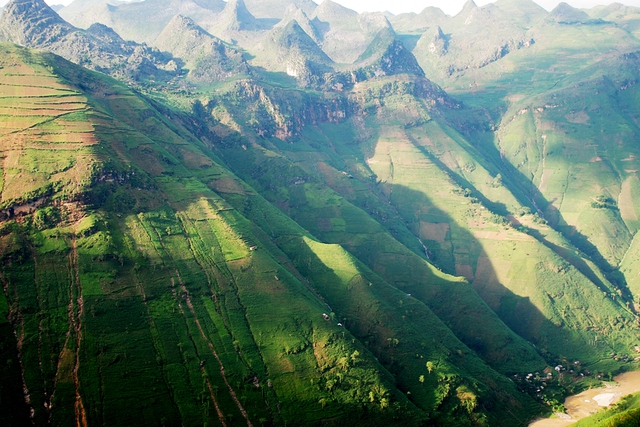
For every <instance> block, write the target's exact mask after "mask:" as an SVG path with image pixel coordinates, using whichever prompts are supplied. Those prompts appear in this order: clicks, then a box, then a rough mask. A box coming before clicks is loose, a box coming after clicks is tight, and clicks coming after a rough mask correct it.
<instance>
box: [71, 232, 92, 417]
mask: <svg viewBox="0 0 640 427" xmlns="http://www.w3.org/2000/svg"><path fill="white" fill-rule="evenodd" d="M69 257H70V261H71V267H72V268H73V277H72V283H73V284H75V291H76V295H77V299H76V301H75V303H76V304H75V306H76V307H74V308H75V309H74V310H72V313H71V314H72V317H71V321H72V324H73V329H74V331H75V336H76V358H75V364H74V366H73V372H72V374H73V383H74V385H75V390H76V402H75V405H74V406H75V412H76V427H88V423H87V413H86V411H85V408H84V404H83V402H82V396H81V395H80V380H79V378H78V369H79V368H80V346H81V344H82V316H83V314H84V299H83V298H82V284H81V283H80V272H79V268H78V245H77V240H76V236H75V234H74V236H73V237H72V239H71V254H70V255H69ZM70 298H71V301H72V304H73V294H71V295H70ZM76 310H77V311H76Z"/></svg>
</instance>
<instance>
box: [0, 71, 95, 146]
mask: <svg viewBox="0 0 640 427" xmlns="http://www.w3.org/2000/svg"><path fill="white" fill-rule="evenodd" d="M16 99H20V102H19V103H16ZM88 111H89V107H88V105H87V98H86V97H84V96H83V95H81V94H80V93H79V92H78V91H77V90H75V89H73V88H71V87H70V86H68V85H65V84H64V83H62V82H61V81H60V80H59V79H58V78H57V77H55V76H54V75H53V74H51V73H49V72H48V70H47V69H46V68H42V69H38V68H37V67H27V66H24V65H22V66H14V67H5V68H2V69H1V70H0V143H1V146H2V148H1V149H0V151H1V150H8V149H14V148H16V147H19V146H21V147H24V146H25V145H28V146H31V147H36V148H37V147H40V148H45V147H44V145H45V144H46V149H47V150H51V149H68V148H71V147H73V146H76V145H93V144H96V143H97V141H96V139H95V137H94V136H93V134H92V132H93V130H94V128H93V126H92V125H91V123H90V120H89V119H88V115H87V112H88Z"/></svg>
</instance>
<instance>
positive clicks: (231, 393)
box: [176, 270, 253, 427]
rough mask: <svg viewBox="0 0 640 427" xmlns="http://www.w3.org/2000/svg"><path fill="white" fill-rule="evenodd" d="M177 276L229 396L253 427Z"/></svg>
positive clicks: (189, 297)
mask: <svg viewBox="0 0 640 427" xmlns="http://www.w3.org/2000/svg"><path fill="white" fill-rule="evenodd" d="M176 276H177V277H178V282H179V283H180V290H181V291H182V292H183V295H185V296H186V297H185V300H186V302H187V307H189V311H190V312H191V315H192V316H193V319H194V321H195V324H196V326H197V327H198V331H200V336H201V337H202V339H203V340H204V341H205V342H206V343H207V346H209V350H211V354H212V355H213V357H215V358H216V360H217V361H218V365H220V374H221V375H222V379H223V380H224V383H225V384H226V385H227V388H228V389H229V394H230V395H231V398H232V399H233V401H234V402H235V403H236V406H238V410H239V411H240V413H241V414H242V416H243V417H244V418H245V420H247V426H248V427H253V424H251V421H250V420H249V415H248V414H247V411H246V410H245V409H244V407H243V406H242V403H240V400H238V397H237V396H236V392H235V391H234V390H233V388H232V387H231V384H229V381H228V380H227V376H226V375H225V372H224V365H223V364H222V360H220V357H219V356H218V353H217V352H216V350H215V349H214V347H213V343H212V342H211V340H210V339H209V337H207V334H205V332H204V330H203V329H202V325H200V320H199V319H198V316H197V315H196V312H195V310H194V308H193V304H192V303H191V295H190V294H189V291H188V290H187V287H186V286H185V285H184V283H183V282H182V278H181V277H180V272H179V271H178V270H176Z"/></svg>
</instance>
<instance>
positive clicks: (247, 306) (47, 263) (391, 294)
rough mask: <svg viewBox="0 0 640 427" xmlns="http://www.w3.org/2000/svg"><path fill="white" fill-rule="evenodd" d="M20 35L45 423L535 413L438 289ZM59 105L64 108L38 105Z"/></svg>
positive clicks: (29, 313) (19, 309)
mask: <svg viewBox="0 0 640 427" xmlns="http://www.w3.org/2000/svg"><path fill="white" fill-rule="evenodd" d="M3 49H4V52H3V55H2V58H3V61H4V65H3V66H4V68H3V73H4V74H3V77H2V78H3V79H4V80H3V81H4V83H5V84H4V85H3V86H2V87H4V88H5V89H4V90H5V91H9V92H5V95H4V96H5V97H6V96H7V95H11V96H13V97H15V96H16V95H17V96H22V95H20V93H23V92H21V91H25V92H26V93H29V94H31V96H32V97H33V98H31V99H32V101H31V102H32V103H33V104H31V105H30V104H28V103H26V104H25V103H22V104H21V105H23V108H24V109H25V114H24V119H23V122H24V123H17V122H16V121H15V119H14V120H8V121H6V120H5V121H3V123H4V124H5V125H4V128H5V129H6V130H7V132H6V133H5V135H4V137H3V141H2V147H3V159H4V161H3V176H4V178H3V187H2V205H3V207H4V208H5V211H4V212H3V214H4V218H5V220H4V221H3V225H2V227H3V228H2V230H3V231H2V238H1V242H2V243H1V245H0V247H1V248H2V259H3V261H2V283H3V288H4V294H3V298H7V303H8V304H7V305H6V307H7V308H8V312H9V314H8V317H9V319H10V320H11V322H12V326H13V328H14V330H15V331H18V345H17V348H18V349H19V356H18V358H19V360H20V363H19V364H15V365H13V366H14V370H15V369H20V370H22V378H23V381H24V386H25V390H26V391H27V393H28V394H27V396H28V399H27V404H28V405H29V406H30V408H31V409H32V410H33V415H32V417H33V420H34V422H36V423H42V422H45V420H47V419H51V420H52V422H53V423H54V424H61V425H65V424H68V423H69V422H70V420H73V419H84V418H86V419H87V422H88V423H90V424H94V423H99V424H101V425H122V424H123V423H124V424H127V425H138V424H139V425H147V424H150V423H151V424H154V423H157V422H159V420H164V422H167V423H181V424H185V425H191V424H198V423H201V422H202V420H203V419H204V420H208V422H216V423H217V422H219V423H223V424H224V423H233V424H235V423H239V422H241V421H242V420H243V419H248V420H253V421H254V422H258V421H255V420H263V421H260V422H262V423H265V422H269V423H274V424H278V425H279V424H283V423H286V424H291V423H294V424H297V423H304V424H314V423H318V422H320V420H323V419H328V418H329V419H333V420H334V421H335V422H340V421H339V420H342V419H349V420H350V421H349V422H350V423H351V424H354V425H358V424H360V423H362V425H371V424H372V423H374V424H380V425H382V424H386V423H389V422H392V420H394V419H397V418H398V417H400V416H401V417H402V419H403V422H404V423H409V424H416V425H417V424H418V423H419V422H421V421H422V420H425V419H426V418H427V417H428V416H429V415H427V414H432V415H431V416H432V417H435V419H436V420H440V422H442V423H448V422H453V421H454V420H460V419H468V420H469V421H468V422H474V421H473V420H480V419H483V418H487V419H488V420H491V419H494V418H495V419H499V418H500V419H503V420H504V419H505V417H506V418H507V419H509V420H510V421H509V423H511V424H513V425H517V424H522V422H524V421H525V420H526V419H527V418H528V417H529V416H530V415H529V414H530V412H529V411H531V410H532V409H534V408H535V407H536V406H535V405H534V404H533V402H532V401H531V400H530V399H529V398H527V397H525V396H524V395H522V394H520V393H519V392H518V391H517V390H516V388H515V386H514V385H513V383H510V382H509V381H508V380H507V379H506V378H505V377H503V376H501V375H500V374H498V373H497V372H496V371H494V370H492V369H491V368H489V367H488V366H487V365H486V364H485V363H484V362H483V361H482V360H481V359H480V358H479V357H478V356H477V355H476V354H475V353H474V352H473V351H471V350H469V349H468V347H466V346H465V345H464V344H462V343H461V342H460V341H459V340H458V339H457V338H456V337H455V335H454V334H453V333H452V332H451V331H450V330H449V329H448V328H447V327H446V326H445V325H444V324H443V323H442V322H441V320H440V319H438V317H436V316H435V315H434V314H433V312H431V310H430V309H429V308H428V307H427V306H426V305H425V304H423V303H422V302H421V301H420V300H419V299H414V298H411V297H408V296H407V295H406V293H405V291H401V290H399V289H397V288H395V287H393V286H392V285H390V284H388V283H387V282H385V281H384V279H382V278H381V277H380V276H378V275H377V274H376V273H374V272H373V271H371V270H369V269H368V268H367V267H366V266H365V265H364V264H362V263H361V262H360V261H359V260H358V259H356V258H355V257H354V256H353V255H351V254H350V253H348V252H346V251H345V250H343V249H340V248H339V247H338V246H335V245H328V244H326V243H322V241H321V240H317V239H316V238H314V237H313V236H312V235H311V234H309V233H308V232H307V231H304V230H303V229H302V228H300V227H299V226H298V225H297V224H296V223H294V222H293V221H291V220H290V219H288V218H287V217H286V216H284V215H283V214H282V213H280V212H279V211H278V210H276V209H275V208H274V207H270V205H269V203H268V202H267V201H265V200H264V199H262V197H260V196H259V195H258V194H257V193H256V192H255V191H254V190H253V189H252V188H251V187H249V186H247V185H246V184H244V183H243V182H242V181H240V180H239V179H238V178H236V177H234V176H233V174H231V173H230V172H229V171H228V170H227V169H225V167H224V166H223V165H222V164H221V163H219V161H218V160H216V159H217V157H216V155H215V154H214V153H212V152H211V151H209V149H208V148H207V147H206V146H205V145H203V144H202V143H201V142H199V141H198V140H197V139H195V138H194V137H193V136H191V135H190V134H189V133H188V132H187V131H186V130H185V129H184V128H181V127H180V125H179V124H177V123H171V122H169V121H168V120H167V119H166V118H165V117H163V116H162V115H161V114H160V113H159V112H158V110H156V109H155V108H154V107H152V106H151V105H150V104H148V102H147V101H145V100H143V99H140V98H138V97H137V96H136V95H134V94H133V93H132V92H130V91H129V90H128V89H126V87H124V86H122V85H120V84H117V83H116V82H114V81H111V80H108V79H105V78H104V77H101V76H99V75H97V74H93V73H89V72H86V71H83V70H81V69H79V68H77V67H76V66H73V65H72V64H70V63H67V62H64V61H62V60H61V59H58V58H55V57H53V56H49V55H40V54H35V53H31V52H28V51H25V50H21V49H17V48H14V47H10V46H8V45H5V46H3ZM16 71H20V73H19V74H18V75H16ZM36 77H37V78H38V79H40V80H41V84H40V85H39V86H30V85H33V81H34V80H33V79H34V78H36ZM72 82H73V83H72ZM80 87H82V88H84V89H80ZM72 97H75V98H72ZM5 99H13V101H10V103H9V104H8V105H7V106H6V107H5V108H13V107H12V106H14V105H16V104H14V102H15V98H5ZM18 99H19V98H18ZM42 99H47V100H49V102H50V103H51V107H50V110H49V111H48V112H42V113H41V114H44V116H34V115H31V114H30V112H31V111H33V109H34V108H40V107H38V105H39V103H40V102H42V101H41V100H42ZM29 120H31V121H29ZM50 128H53V129H55V130H56V132H53V133H52V132H50V131H48V129H50ZM56 135H59V137H57V136H56ZM71 135H73V136H74V138H75V140H70V139H69V137H70V136H71ZM61 140H62V141H65V142H57V141H61ZM70 141H76V142H70ZM254 150H255V151H256V152H259V151H261V150H260V149H259V147H258V146H256V147H255V148H252V151H254ZM52 153H55V155H52ZM292 172H293V171H292ZM294 173H295V172H294ZM24 181H29V182H32V183H33V184H32V185H31V186H30V187H25V186H23V185H22V182H24ZM328 195H329V194H325V195H324V196H322V197H326V196H328ZM318 196H320V194H318ZM250 206H253V207H254V208H253V209H252V208H250ZM261 224H262V225H261ZM263 227H264V228H263ZM379 232H382V233H383V234H382V235H381V237H382V236H384V235H386V233H385V232H384V231H382V230H380V231H379ZM384 239H387V240H388V241H389V242H393V241H394V239H393V238H392V237H391V236H390V235H387V237H384ZM394 245H398V243H394ZM305 248H306V249H305ZM386 262H393V261H392V259H389V260H388V261H386ZM423 262H424V261H423ZM62 265H64V266H65V267H64V268H62ZM26 277H31V278H32V280H27V281H25V280H24V279H25V278H26ZM429 277H431V279H430V280H432V281H434V282H433V283H434V284H435V283H438V282H439V283H441V285H443V286H444V285H445V284H447V285H446V286H449V287H450V286H457V284H456V280H454V279H453V278H451V277H448V276H446V275H442V274H440V273H437V272H435V271H433V272H432V273H431V274H430V276H429ZM54 290H55V291H54ZM353 292H357V294H358V297H355V298H354V297H350V296H349V295H350V294H352V293H353ZM416 292H418V293H419V292H420V291H419V290H418V289H416ZM405 300H406V301H405ZM394 301H399V302H397V303H395V302H394ZM328 306H329V307H331V309H330V308H329V307H328ZM332 311H333V312H332ZM323 312H330V313H331V314H330V315H328V316H327V320H325V319H323V314H322V313H323ZM334 316H335V317H334ZM340 321H341V322H342V324H343V325H344V327H342V326H341V325H338V324H337V323H338V322H340ZM407 322H408V323H407ZM408 325H411V326H408ZM352 334H353V335H352ZM513 338H515V339H516V341H517V337H515V336H513ZM419 343H422V344H419ZM519 345H520V346H522V347H523V350H525V351H528V352H529V354H530V356H529V357H532V362H534V364H537V363H541V362H542V361H541V359H537V357H538V356H535V353H533V352H532V349H531V347H529V346H528V345H527V344H524V343H520V344H519ZM527 348H528V350H526V349H527ZM519 351H521V350H519ZM416 354H418V355H419V357H416ZM43 355H49V356H48V357H46V358H43ZM374 356H375V358H374ZM38 360H40V362H38ZM378 361H379V362H378ZM401 361H402V362H401ZM427 361H428V362H430V363H427V364H426V366H425V363H426V362H427ZM380 363H382V365H380ZM398 363H401V365H399V364H398ZM383 365H384V367H383ZM389 372H391V375H393V376H391V375H390V373H389ZM95 378H100V381H94V380H92V379H95ZM395 382H397V383H398V385H397V386H396V385H395V384H394V383H395ZM491 384H494V385H491ZM396 387H399V389H398V388H396ZM451 389H453V390H455V392H454V393H451V392H450V390H451ZM400 390H402V391H400ZM409 392H410V393H409ZM405 393H406V395H405ZM132 395H135V396H136V397H137V398H136V399H135V400H133V401H132V399H131V396H132ZM407 396H410V399H408V398H407ZM514 399H515V400H516V401H517V402H519V403H518V409H515V410H514V407H513V402H514ZM73 402H75V404H74V403H73ZM125 402H126V404H125ZM149 402H157V403H153V404H152V406H149ZM156 405H159V406H156ZM300 405H302V406H300ZM485 405H490V406H491V407H492V408H494V410H493V411H491V412H490V413H489V412H487V411H486V410H485V409H484V407H485ZM125 407H126V410H122V408H125ZM114 408H120V409H119V410H115V409H114ZM149 408H153V410H152V411H148V409H149ZM160 408H162V409H160ZM274 408H280V409H279V410H277V411H276V410H274ZM302 408H304V410H301V409H302ZM436 409H437V411H436ZM498 417H499V418H498ZM447 420H449V421H447ZM242 422H248V421H242Z"/></svg>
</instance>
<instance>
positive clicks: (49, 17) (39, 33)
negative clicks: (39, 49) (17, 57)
mask: <svg viewBox="0 0 640 427" xmlns="http://www.w3.org/2000/svg"><path fill="white" fill-rule="evenodd" d="M74 29H75V28H74V27H73V26H72V25H71V24H69V23H67V22H66V21H64V20H63V19H62V18H60V16H59V15H58V14H57V13H56V12H55V11H54V10H53V9H51V8H50V7H49V6H48V5H47V4H46V3H45V2H44V0H12V1H10V2H9V3H7V4H6V6H5V8H4V11H3V14H2V18H0V40H3V41H7V42H11V43H16V44H20V45H23V46H26V45H30V44H47V43H50V42H51V41H52V39H56V38H59V37H62V36H64V35H66V34H68V33H69V32H71V31H73V30H74Z"/></svg>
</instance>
